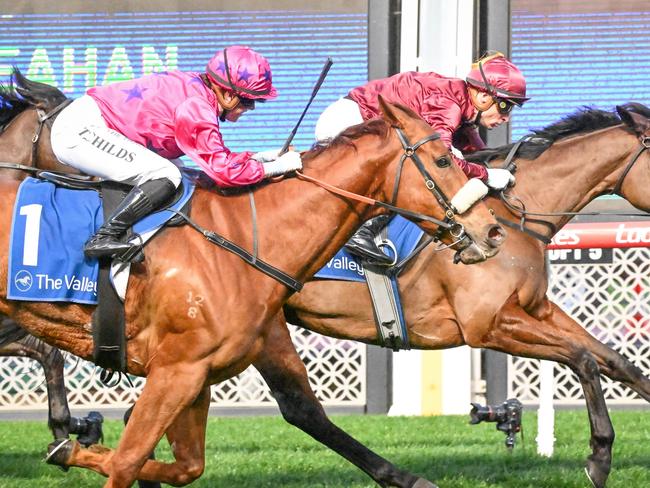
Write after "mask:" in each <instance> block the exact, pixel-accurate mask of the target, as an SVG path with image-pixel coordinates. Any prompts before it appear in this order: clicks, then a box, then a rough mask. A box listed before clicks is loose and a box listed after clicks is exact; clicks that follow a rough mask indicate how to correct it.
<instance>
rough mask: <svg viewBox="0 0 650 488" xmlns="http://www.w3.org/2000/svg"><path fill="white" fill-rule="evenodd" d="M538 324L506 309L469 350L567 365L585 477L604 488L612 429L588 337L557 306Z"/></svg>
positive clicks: (520, 312)
mask: <svg viewBox="0 0 650 488" xmlns="http://www.w3.org/2000/svg"><path fill="white" fill-rule="evenodd" d="M549 307H550V311H551V312H550V314H548V315H547V316H546V317H544V318H543V319H540V320H537V319H535V318H534V317H531V316H530V315H529V314H527V313H526V312H525V311H524V310H523V309H522V308H521V307H520V306H519V305H515V304H513V305H507V306H505V307H504V308H503V309H502V310H501V314H500V318H499V319H498V322H497V323H496V324H495V325H496V327H494V328H492V329H491V330H490V332H489V333H488V334H486V336H485V337H484V338H483V340H482V341H481V342H480V343H479V344H477V343H472V344H471V345H472V346H480V347H488V348H491V349H496V350H500V351H503V352H507V353H509V354H513V355H516V356H526V357H531V358H537V359H546V360H550V361H556V362H560V363H563V364H566V365H567V366H569V367H570V368H571V369H572V370H573V371H574V372H575V373H576V374H577V375H578V378H579V379H580V383H581V385H582V388H583V391H584V395H585V403H586V406H587V411H588V413H589V423H590V426H591V440H590V445H591V450H592V454H591V455H590V456H589V458H588V461H587V475H588V476H589V478H590V480H591V482H592V483H593V485H594V486H595V487H596V488H603V487H604V486H605V483H606V482H607V477H608V475H609V471H610V469H611V462H612V444H613V443H614V428H613V426H612V422H611V420H610V418H609V413H608V412H607V405H606V403H605V396H604V395H603V391H602V388H601V385H600V370H599V368H598V361H597V359H596V357H595V355H594V354H593V353H592V352H591V349H590V348H591V346H593V343H592V340H590V339H588V337H589V334H588V333H586V332H585V330H584V329H583V328H582V327H580V326H579V325H578V324H577V323H576V322H575V321H574V320H573V319H571V317H569V316H568V315H567V314H565V313H564V312H563V311H562V310H561V309H560V308H559V307H558V306H557V305H555V304H553V303H549Z"/></svg>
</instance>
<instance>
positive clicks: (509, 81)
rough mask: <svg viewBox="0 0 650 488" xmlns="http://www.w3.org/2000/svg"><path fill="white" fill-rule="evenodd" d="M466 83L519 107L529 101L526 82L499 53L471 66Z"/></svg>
mask: <svg viewBox="0 0 650 488" xmlns="http://www.w3.org/2000/svg"><path fill="white" fill-rule="evenodd" d="M466 81H467V83H469V84H470V85H472V86H474V87H476V88H478V89H479V90H483V91H486V92H488V93H489V94H490V95H492V96H494V97H498V98H503V99H505V100H509V101H511V102H512V103H514V104H516V105H519V106H521V105H523V104H524V102H525V101H527V100H530V98H528V97H526V80H525V79H524V75H523V73H522V72H521V71H520V70H519V68H517V67H516V66H515V65H514V64H513V63H512V62H510V61H508V59H506V57H505V56H504V55H503V54H501V53H499V52H497V53H493V54H490V55H489V56H487V57H484V58H482V59H480V60H479V61H478V62H476V63H474V64H472V69H471V71H470V72H469V73H468V74H467V78H466Z"/></svg>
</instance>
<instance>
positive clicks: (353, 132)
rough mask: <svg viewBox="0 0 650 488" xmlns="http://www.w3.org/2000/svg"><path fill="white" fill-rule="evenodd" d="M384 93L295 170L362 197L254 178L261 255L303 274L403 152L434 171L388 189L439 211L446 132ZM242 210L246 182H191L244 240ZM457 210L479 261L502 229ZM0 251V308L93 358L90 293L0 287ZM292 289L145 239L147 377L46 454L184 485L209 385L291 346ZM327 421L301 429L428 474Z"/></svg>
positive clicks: (381, 466) (424, 210)
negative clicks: (288, 312) (209, 185)
mask: <svg viewBox="0 0 650 488" xmlns="http://www.w3.org/2000/svg"><path fill="white" fill-rule="evenodd" d="M381 105H382V110H383V119H375V120H373V121H369V122H367V123H365V124H362V125H360V126H355V127H354V128H351V129H350V130H348V131H346V132H345V133H344V134H343V135H342V136H341V137H340V138H338V140H337V142H335V143H333V144H332V145H331V146H330V147H328V148H327V149H326V150H316V151H312V152H310V153H307V154H305V155H304V157H303V159H304V163H305V164H304V175H305V176H308V177H316V178H319V179H325V180H327V182H328V183H330V184H331V185H334V186H336V187H339V188H340V189H342V190H344V191H347V192H352V193H356V194H360V195H363V196H365V197H366V199H365V200H361V201H358V200H353V199H351V198H350V197H349V196H339V195H336V194H334V195H333V194H332V193H330V192H329V191H326V190H324V189H322V188H320V187H318V186H315V185H314V183H311V182H307V181H303V180H302V179H301V178H302V176H301V178H292V179H286V180H284V181H282V182H279V183H277V184H267V185H261V186H260V187H259V188H258V189H256V191H255V192H254V195H255V199H256V207H257V215H258V225H257V228H258V234H259V239H258V242H257V249H258V250H259V255H260V257H262V258H263V259H265V260H267V261H268V262H270V263H273V264H274V265H275V266H277V267H278V268H280V269H281V270H283V271H284V272H285V273H288V274H290V275H291V276H293V277H294V278H296V279H297V280H299V281H304V280H306V279H308V278H309V277H310V276H312V275H313V274H314V273H315V272H316V271H318V270H319V269H320V268H321V267H322V266H323V265H324V264H325V263H326V262H327V260H328V259H329V258H330V257H331V256H332V255H333V254H334V253H335V252H336V251H337V250H338V249H339V248H340V247H341V246H342V245H343V244H344V243H345V241H346V240H347V239H348V238H349V237H350V236H351V235H352V233H353V232H354V231H355V229H356V228H357V227H358V226H359V225H360V223H361V222H362V221H364V220H366V219H368V218H371V217H373V216H375V215H379V214H382V213H386V212H387V209H386V208H385V207H381V206H373V205H370V204H369V203H370V202H372V201H374V199H377V200H386V198H387V196H389V195H392V194H393V192H394V188H393V186H394V184H395V178H394V176H395V175H396V174H397V172H398V168H399V167H400V165H401V162H402V160H403V158H402V156H403V154H404V153H405V152H406V153H407V154H409V155H412V154H415V156H417V157H416V158H414V159H419V160H420V162H421V161H422V160H423V161H425V162H426V163H425V164H424V166H425V167H424V172H425V173H428V174H430V175H431V178H428V177H426V178H424V180H423V175H422V174H421V172H420V171H418V169H416V167H415V166H416V165H410V164H408V165H405V166H404V169H403V171H402V172H401V180H400V183H399V187H400V188H402V189H403V191H400V192H398V193H397V198H396V199H395V202H394V203H395V205H397V206H398V207H401V208H403V209H405V210H407V211H411V212H415V213H418V214H421V215H422V214H424V215H430V216H432V217H434V218H437V219H441V218H445V216H447V217H449V215H445V212H444V211H443V209H442V207H441V206H440V205H438V203H436V201H435V199H434V198H432V195H431V192H430V189H431V187H439V188H440V189H441V190H442V192H444V193H445V194H447V195H453V194H455V193H456V192H458V191H459V190H460V189H461V188H462V187H463V185H464V184H465V183H466V181H467V179H466V177H465V176H464V175H463V173H462V171H461V170H460V168H458V167H457V166H456V165H454V164H451V165H450V164H449V161H450V156H449V154H448V152H447V149H446V148H445V146H444V144H442V143H441V142H440V141H439V140H438V139H437V138H436V137H435V133H433V131H432V129H431V128H430V127H429V126H428V125H427V124H426V123H425V122H424V121H423V120H422V119H420V118H419V117H417V115H416V114H415V113H413V112H412V111H410V110H408V109H406V108H404V107H399V106H394V105H391V104H386V103H384V102H383V101H382V102H381ZM400 131H402V132H401V133H403V135H404V136H405V137H406V139H408V140H409V141H415V142H414V144H413V146H415V147H417V149H414V148H412V147H411V146H410V145H409V144H408V143H406V147H405V146H404V140H403V137H402V136H400ZM40 154H41V155H43V153H40ZM425 183H426V184H425ZM18 185H19V183H18V182H17V181H16V179H15V178H13V177H1V178H0V195H1V196H0V226H4V229H5V234H6V235H8V231H9V228H10V225H11V216H12V211H13V201H14V199H15V195H16V191H17V188H18ZM369 199H372V200H369ZM250 213H251V209H250V202H249V196H248V195H247V194H245V193H244V194H239V195H231V196H222V195H219V194H215V193H214V192H209V191H207V190H205V189H202V188H198V189H197V191H196V193H195V196H194V200H193V206H192V212H191V216H192V218H193V219H194V220H195V221H196V222H197V223H198V224H199V225H201V226H203V227H207V228H210V229H214V230H216V231H217V232H219V233H220V234H222V235H224V236H225V237H227V238H229V239H231V240H232V241H234V242H237V243H238V244H240V245H243V246H246V247H248V248H253V247H254V243H253V242H252V236H251V234H252V232H251V217H250ZM414 218H415V217H414ZM454 219H455V220H456V222H457V223H458V224H460V225H462V226H463V227H464V230H465V233H466V235H467V236H468V237H469V239H471V242H472V243H471V245H469V246H467V247H465V248H464V249H462V250H461V251H460V258H461V260H463V261H464V262H476V261H480V260H483V259H485V258H486V257H488V256H492V255H495V254H496V252H497V251H498V246H499V245H500V244H501V242H502V240H503V233H502V232H501V229H500V227H499V225H498V224H497V223H496V221H495V220H494V217H493V216H492V215H491V214H490V213H489V212H488V210H487V208H486V206H485V205H484V204H483V203H479V204H477V205H475V206H474V207H473V208H472V209H471V210H470V211H469V212H466V213H464V214H463V215H455V216H454ZM416 220H421V219H419V218H416ZM419 225H420V226H421V227H422V228H423V229H424V230H425V231H427V232H431V233H433V232H436V231H437V224H433V223H432V222H430V221H428V220H426V219H425V220H421V221H420V222H419ZM181 242H182V245H178V243H181ZM7 254H8V249H7V243H6V242H5V243H4V245H3V246H2V247H0V263H1V264H0V314H2V315H4V316H6V317H9V318H11V319H13V320H14V321H16V322H18V323H19V324H20V325H21V326H22V327H24V328H25V329H26V330H27V331H29V332H30V333H32V334H33V335H35V336H37V337H39V338H42V339H44V340H45V341H46V342H48V343H50V344H52V345H54V346H56V347H60V348H62V349H64V350H67V351H70V352H72V353H73V354H75V355H77V356H79V357H82V358H85V359H90V357H91V356H92V349H93V347H92V336H91V333H90V325H89V324H90V323H91V314H92V312H93V310H94V307H92V306H84V305H76V304H58V303H57V304H51V303H37V302H16V301H9V300H7V299H6V298H5V297H6V292H7V290H6V282H7V276H6V273H7V259H8V256H7ZM212 290H214V292H212ZM289 295H290V291H289V290H288V289H287V288H286V287H285V286H284V285H282V284H280V283H278V282H277V281H275V280H274V279H272V278H270V277H268V276H265V275H261V274H260V273H259V272H258V271H257V270H255V269H254V268H252V267H249V266H248V265H247V264H245V263H244V262H243V261H241V260H240V259H239V258H238V257H236V256H234V255H232V254H229V253H227V252H224V251H223V250H220V249H215V248H214V247H212V246H210V245H209V244H208V243H206V242H204V240H203V237H202V235H201V234H199V233H197V232H195V231H194V230H193V229H192V228H190V227H188V226H186V227H181V228H169V229H165V230H164V231H163V232H161V233H160V235H159V236H158V237H157V238H156V239H154V240H153V241H152V242H151V243H150V244H149V245H148V246H147V256H146V259H145V261H144V263H142V264H139V265H134V266H133V267H132V274H131V278H130V281H129V291H128V293H127V297H126V302H125V308H126V320H127V324H126V329H127V361H128V363H127V368H128V372H130V373H132V374H135V375H142V376H147V378H148V381H147V383H146V386H145V387H144V390H143V392H142V394H141V396H140V399H139V401H138V402H137V405H136V407H135V409H134V410H133V414H132V416H131V419H130V421H129V423H128V425H127V427H126V429H125V431H124V433H123V435H122V437H121V440H120V443H119V445H118V447H117V449H115V450H114V451H113V450H110V449H104V448H100V447H94V448H93V449H90V450H89V449H83V448H81V447H80V446H79V444H78V443H76V442H73V443H66V444H58V445H57V446H56V447H57V449H58V450H57V452H56V453H54V454H53V456H54V459H56V460H57V462H59V463H61V464H64V465H66V466H79V467H86V468H90V469H92V470H95V471H97V472H99V473H101V474H103V475H106V476H108V481H107V483H106V486H109V487H122V486H130V485H131V484H132V483H133V482H134V480H136V479H150V480H158V481H162V482H165V483H169V484H174V485H181V484H186V483H189V482H191V481H192V480H194V479H196V478H198V477H199V476H200V474H201V473H202V471H203V466H204V442H205V424H206V417H207V407H208V403H209V386H210V385H211V384H214V383H217V382H220V381H223V380H225V379H227V378H229V377H231V376H233V375H235V374H237V373H239V372H241V371H242V370H243V369H245V368H246V367H247V366H248V365H249V364H251V363H252V362H253V361H255V360H256V359H257V358H258V356H259V355H260V353H261V352H262V351H265V352H266V353H269V352H270V351H271V350H274V349H277V350H281V351H282V353H283V354H286V355H287V356H289V360H288V362H287V365H288V366H292V365H291V364H290V362H291V356H290V354H289V351H290V350H293V345H292V344H291V342H290V339H289V336H288V335H287V334H286V329H285V328H284V327H282V326H279V325H278V324H277V323H276V322H277V317H278V313H279V312H280V310H281V306H282V304H283V302H284V301H286V299H287V298H288V296H289ZM293 351H294V352H293V354H295V350H293ZM296 357H297V356H296ZM262 362H263V360H262ZM267 380H268V378H267ZM318 408H320V406H318ZM311 413H312V412H311V411H310V412H309V414H310V415H311ZM302 419H307V420H309V418H308V417H305V416H303V417H302ZM302 419H299V420H297V421H296V422H302V421H303V420H302ZM329 425H330V424H328V426H326V428H327V429H328V430H327V431H326V432H318V431H315V432H309V431H310V430H313V429H312V428H311V427H309V426H308V427H305V430H307V431H308V432H309V433H310V434H312V435H314V436H315V437H319V436H320V439H319V440H321V441H322V442H324V443H326V444H327V445H328V446H329V447H332V448H333V449H335V450H336V451H337V452H338V453H340V454H341V455H342V456H344V457H346V458H347V459H348V460H350V461H351V462H353V463H355V464H356V465H357V466H359V467H360V468H361V469H363V470H364V471H365V472H366V473H368V474H369V476H371V477H372V478H373V479H374V480H376V481H377V482H378V483H379V484H380V485H382V486H405V487H407V486H408V487H410V486H423V487H424V486H433V485H432V484H431V483H429V482H428V481H426V480H423V479H421V478H418V477H416V476H414V475H412V474H410V473H406V472H404V471H400V470H398V469H396V468H395V467H394V466H392V465H391V464H390V463H388V462H387V461H385V460H384V459H382V458H380V457H379V456H377V455H376V454H374V453H372V452H371V451H369V450H367V449H366V448H365V447H363V446H362V445H361V444H359V443H357V442H356V441H354V440H352V439H351V438H349V436H346V435H345V434H343V433H342V432H340V431H338V430H337V429H336V428H335V427H333V426H331V427H330V426H329ZM163 434H166V435H167V437H168V440H169V441H170V443H171V444H172V446H173V451H174V455H175V459H176V461H175V462H174V463H171V464H165V463H159V462H155V461H147V459H146V458H147V456H148V454H149V452H151V451H152V449H153V448H154V447H155V445H156V443H157V442H158V440H159V439H160V438H161V436H162V435H163ZM61 447H63V448H61Z"/></svg>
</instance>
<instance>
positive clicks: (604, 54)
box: [511, 0, 650, 140]
mask: <svg viewBox="0 0 650 488" xmlns="http://www.w3.org/2000/svg"><path fill="white" fill-rule="evenodd" d="M511 6H512V23H511V28H512V31H511V32H512V33H511V56H512V59H513V61H514V62H515V63H516V64H517V66H519V67H520V68H521V69H522V71H523V72H524V74H525V76H526V80H527V82H528V89H529V90H528V91H529V96H531V97H532V100H531V101H530V102H528V103H527V104H526V106H525V108H524V109H515V115H514V116H513V121H512V125H511V127H512V139H513V140H517V139H519V138H520V137H522V136H523V135H525V134H526V133H528V131H529V130H530V129H539V128H543V127H545V126H547V125H549V124H551V123H553V122H555V121H557V120H559V119H560V118H561V117H562V116H564V115H566V114H569V113H571V112H573V111H575V110H576V109H577V108H579V107H581V106H592V107H596V108H601V109H605V110H611V109H613V108H614V107H615V105H617V104H622V103H626V102H630V101H636V102H641V103H644V104H646V105H650V90H649V89H648V87H649V86H650V82H649V80H650V4H648V2H647V0H641V1H639V0H636V1H635V0H617V1H615V2H614V1H606V0H590V1H582V0H571V1H568V0H564V1H563V0H553V1H546V2H539V1H536V0H512V2H511Z"/></svg>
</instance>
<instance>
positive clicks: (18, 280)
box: [14, 269, 34, 292]
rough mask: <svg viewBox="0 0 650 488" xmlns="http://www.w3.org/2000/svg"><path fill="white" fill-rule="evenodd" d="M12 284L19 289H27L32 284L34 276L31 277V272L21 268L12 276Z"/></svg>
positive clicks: (23, 290)
mask: <svg viewBox="0 0 650 488" xmlns="http://www.w3.org/2000/svg"><path fill="white" fill-rule="evenodd" d="M14 284H15V285H16V288H18V290H19V291H22V292H25V291H29V289H30V288H31V287H32V284H34V278H32V274H31V273H30V272H29V271H27V270H24V269H21V270H20V271H18V273H16V275H15V276H14Z"/></svg>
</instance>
